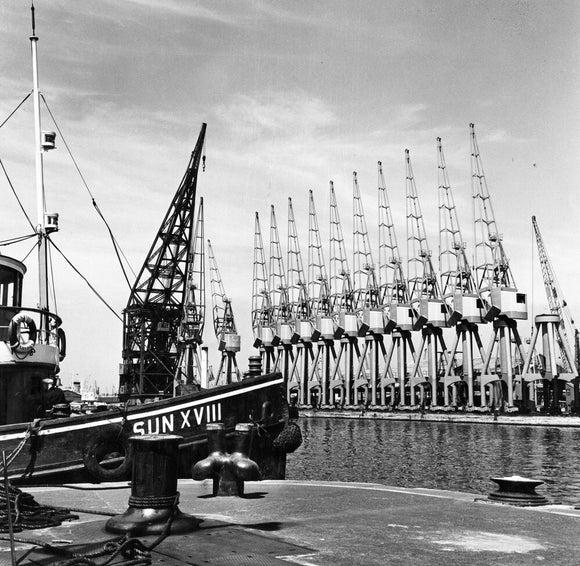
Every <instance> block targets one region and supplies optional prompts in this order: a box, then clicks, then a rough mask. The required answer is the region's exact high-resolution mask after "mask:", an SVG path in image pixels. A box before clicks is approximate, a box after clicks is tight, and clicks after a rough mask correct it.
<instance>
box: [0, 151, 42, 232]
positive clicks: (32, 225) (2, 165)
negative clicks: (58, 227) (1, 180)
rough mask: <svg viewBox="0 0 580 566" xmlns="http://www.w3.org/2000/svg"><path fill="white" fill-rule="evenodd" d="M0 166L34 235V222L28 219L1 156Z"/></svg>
mask: <svg viewBox="0 0 580 566" xmlns="http://www.w3.org/2000/svg"><path fill="white" fill-rule="evenodd" d="M0 166H1V167H2V171H4V175H5V176H6V180H7V181H8V184H9V185H10V189H12V193H13V194H14V197H15V198H16V202H18V205H19V206H20V210H22V213H23V214H24V216H25V217H26V220H28V224H30V227H31V228H32V230H33V231H34V232H35V234H34V235H36V229H35V228H34V224H33V223H32V220H30V216H28V214H27V212H26V210H25V209H24V206H23V205H22V202H21V200H20V198H18V193H17V192H16V189H15V188H14V185H13V184H12V181H11V180H10V177H9V176H8V171H6V167H4V163H3V162H2V159H1V158H0Z"/></svg>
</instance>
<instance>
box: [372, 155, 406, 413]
mask: <svg viewBox="0 0 580 566" xmlns="http://www.w3.org/2000/svg"><path fill="white" fill-rule="evenodd" d="M378 204H379V291H380V296H379V303H380V304H381V305H382V307H383V310H384V311H385V313H386V314H387V321H386V325H385V331H386V332H387V333H389V334H390V335H391V344H390V346H389V349H388V352H387V353H386V354H385V364H384V370H383V372H382V376H381V381H380V398H381V399H380V404H381V405H383V406H384V405H386V404H387V395H386V393H387V391H389V392H390V402H389V404H390V405H391V406H394V405H395V404H397V399H396V388H395V384H396V383H397V379H396V377H395V375H394V373H393V370H392V367H391V364H392V362H393V356H394V354H395V353H396V364H395V367H396V370H397V377H398V379H399V397H400V398H399V401H398V403H400V404H401V405H404V404H405V378H406V375H407V363H408V361H409V358H411V359H412V360H413V361H414V355H415V348H414V346H413V341H412V338H411V331H412V330H413V322H414V316H413V309H412V308H411V298H410V296H409V288H408V285H407V278H406V276H405V273H404V270H403V260H402V259H401V254H400V251H399V245H398V242H397V235H396V231H395V224H394V221H393V214H392V211H391V205H390V203H389V197H388V193H387V185H386V183H385V176H384V174H383V165H382V163H381V162H380V161H379V162H378Z"/></svg>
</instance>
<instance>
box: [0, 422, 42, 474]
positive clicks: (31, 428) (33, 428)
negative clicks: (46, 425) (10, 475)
mask: <svg viewBox="0 0 580 566" xmlns="http://www.w3.org/2000/svg"><path fill="white" fill-rule="evenodd" d="M42 425H43V423H38V422H37V421H34V422H32V423H30V424H29V425H28V429H27V430H26V434H25V435H24V438H23V439H22V440H21V441H20V444H18V446H17V447H16V448H15V449H14V450H12V452H11V453H10V454H9V455H8V456H7V457H6V467H8V466H10V464H12V462H13V461H14V460H15V459H16V458H17V457H18V455H19V454H20V452H22V450H23V448H24V447H25V446H26V443H27V442H28V439H29V438H30V437H31V436H32V435H33V434H34V435H36V434H38V432H39V431H40V429H41V428H42ZM2 471H4V465H3V464H2V463H0V472H2Z"/></svg>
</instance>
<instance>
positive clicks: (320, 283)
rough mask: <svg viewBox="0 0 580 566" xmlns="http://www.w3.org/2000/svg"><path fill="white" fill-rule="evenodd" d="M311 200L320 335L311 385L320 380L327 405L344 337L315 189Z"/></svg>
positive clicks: (311, 274) (312, 271)
mask: <svg viewBox="0 0 580 566" xmlns="http://www.w3.org/2000/svg"><path fill="white" fill-rule="evenodd" d="M308 203H309V204H308V285H309V296H310V299H311V308H312V318H313V320H314V321H315V325H314V326H315V329H316V330H315V332H317V333H319V335H320V336H319V340H318V341H317V349H316V356H315V359H314V360H313V362H312V365H311V367H312V370H311V373H310V377H309V388H310V390H311V391H312V390H313V389H315V387H316V386H317V383H318V384H319V388H320V393H319V402H320V404H321V405H322V406H327V405H329V404H330V376H331V368H332V364H331V361H332V360H334V359H335V358H336V352H335V349H334V340H335V338H340V334H336V326H337V325H336V324H335V322H334V319H333V318H332V303H331V297H330V281H329V278H328V273H327V270H326V263H325V261H324V250H323V247H322V239H321V237H320V228H319V225H318V216H317V214H316V206H315V204H314V195H313V192H312V190H310V191H309V198H308ZM319 366H320V367H321V370H320V372H318V368H319Z"/></svg>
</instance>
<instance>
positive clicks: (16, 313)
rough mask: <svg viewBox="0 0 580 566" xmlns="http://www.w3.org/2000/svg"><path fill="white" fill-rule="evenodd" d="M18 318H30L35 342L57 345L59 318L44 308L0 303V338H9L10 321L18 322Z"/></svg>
mask: <svg viewBox="0 0 580 566" xmlns="http://www.w3.org/2000/svg"><path fill="white" fill-rule="evenodd" d="M24 317H27V318H26V319H25V318H24ZM19 320H31V321H32V322H33V323H34V327H35V329H36V343H37V344H49V345H58V343H59V328H60V326H61V324H62V320H61V318H60V317H59V316H58V315H56V314H54V313H51V312H48V311H46V310H42V309H35V308H28V307H16V306H3V305H0V340H2V341H5V342H6V341H10V340H11V338H12V337H11V336H10V333H11V323H12V321H14V323H18V321H19Z"/></svg>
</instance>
